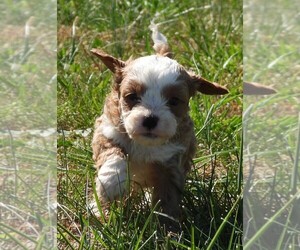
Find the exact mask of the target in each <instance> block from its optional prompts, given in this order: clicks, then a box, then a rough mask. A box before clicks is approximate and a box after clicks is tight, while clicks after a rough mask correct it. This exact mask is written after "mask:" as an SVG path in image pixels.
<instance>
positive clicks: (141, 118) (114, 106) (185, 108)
mask: <svg viewBox="0 0 300 250" xmlns="http://www.w3.org/2000/svg"><path fill="white" fill-rule="evenodd" d="M150 28H151V29H152V39H153V41H154V49H155V52H156V55H150V56H144V57H140V58H137V59H129V60H128V61H123V60H120V59H117V58H115V57H113V56H111V55H108V54H106V53H105V52H103V51H101V50H98V49H92V50H91V52H92V53H93V54H94V55H96V56H97V57H98V58H100V60H101V61H102V62H103V63H104V64H105V65H106V66H107V67H108V69H110V70H111V71H112V73H113V74H114V83H113V86H112V90H111V93H110V94H109V95H108V96H107V98H106V102H105V106H104V112H103V114H102V115H101V116H100V117H99V118H98V119H97V120H96V123H95V132H94V136H93V140H92V148H93V159H94V161H95V167H96V168H97V170H98V172H97V177H96V190H97V195H98V196H99V199H100V201H101V202H102V203H107V202H109V201H113V200H116V199H118V198H120V197H122V195H123V194H124V193H126V192H127V191H128V190H126V189H127V187H128V185H126V183H127V182H128V180H127V179H128V178H129V179H130V183H135V184H136V187H142V188H146V187H147V188H150V189H151V190H152V196H151V197H152V204H153V205H156V204H158V207H159V210H160V211H161V212H162V213H165V214H167V215H168V216H171V217H173V218H178V217H179V215H180V206H179V205H180V201H181V198H182V193H183V189H184V183H185V177H186V174H187V173H188V171H189V170H190V168H191V164H192V158H193V156H194V153H195V147H196V138H195V134H194V126H193V122H192V120H191V118H190V116H189V100H190V98H191V97H192V96H193V95H195V94H196V93H197V92H200V93H203V94H207V95H222V94H226V93H228V91H227V89H226V88H224V87H221V86H220V85H218V84H216V83H212V82H209V81H208V80H205V79H204V78H202V77H201V76H198V75H195V74H194V73H191V72H189V71H187V70H186V69H185V68H184V67H183V66H182V65H180V64H179V63H178V62H177V61H175V60H173V59H171V51H170V49H169V46H168V43H167V39H166V38H165V36H164V35H163V34H161V33H159V32H158V30H157V26H156V25H154V24H152V25H151V26H150Z"/></svg>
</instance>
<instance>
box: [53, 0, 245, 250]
mask: <svg viewBox="0 0 300 250" xmlns="http://www.w3.org/2000/svg"><path fill="white" fill-rule="evenodd" d="M58 3H59V6H58V9H59V12H58V14H59V17H58V20H59V27H58V128H59V131H60V134H59V137H58V163H59V168H58V204H59V212H58V246H59V248H70V249H76V248H79V249H87V248H89V249H113V248H114V249H174V248H177V249H206V248H210V249H226V248H227V249H233V248H239V247H241V244H242V238H241V237H242V215H241V211H242V207H241V192H242V183H241V178H240V177H241V172H242V170H241V167H242V163H241V161H242V155H241V146H242V142H241V111H242V102H241V83H242V79H241V78H242V37H241V36H242V33H241V32H242V5H241V2H240V1H234V0H232V1H227V2H226V3H225V2H224V1H210V0H209V1H208V0H206V1H194V0H185V1H180V2H179V1H174V2H169V1H143V0H135V1H130V2H128V1H113V2H111V1H100V2H99V1H88V2H87V1H62V0H61V1H59V2H58ZM153 19H155V21H156V23H159V24H160V29H161V32H162V33H164V34H165V35H166V37H167V38H168V40H169V43H170V45H171V46H172V49H173V52H174V55H175V59H176V60H178V62H179V63H181V64H182V65H184V66H185V67H186V68H189V69H193V70H194V71H195V72H196V73H198V74H201V75H202V76H203V77H205V78H208V79H210V80H213V81H216V82H219V83H220V84H222V85H225V86H227V87H228V88H229V90H230V94H228V95H226V96H223V97H213V96H204V95H202V96H197V97H195V98H193V100H191V102H190V113H191V116H192V118H193V120H194V122H195V130H196V131H195V132H196V134H197V140H198V151H197V154H196V157H195V159H194V167H193V170H192V171H191V173H190V174H189V176H188V178H187V181H186V187H185V191H184V198H183V200H182V204H181V207H182V218H181V220H182V225H183V232H182V234H181V235H168V234H167V235H166V234H165V233H164V231H163V230H161V229H160V227H159V226H158V220H157V213H156V212H155V211H154V210H152V209H151V205H150V204H149V202H148V201H147V199H146V198H145V196H143V194H141V195H140V197H128V198H127V199H125V200H124V201H120V202H116V203H115V204H112V206H111V207H110V209H109V213H108V214H107V215H105V216H104V215H103V216H102V217H101V216H100V218H99V217H95V216H94V215H93V214H91V213H90V212H89V211H88V208H87V207H88V204H89V202H90V201H91V199H92V195H93V190H94V175H95V172H94V169H93V162H92V160H91V157H92V153H91V147H90V142H91V134H92V133H89V132H90V130H89V129H90V128H92V127H93V123H94V120H95V118H96V117H97V116H99V115H100V114H101V111H102V107H103V102H104V99H105V96H106V94H107V93H108V91H109V89H110V86H111V81H112V75H111V73H110V72H109V71H108V70H106V68H105V67H104V66H103V65H102V64H101V63H100V62H99V61H98V60H97V59H95V58H93V57H92V56H91V55H90V53H89V50H90V49H91V48H95V47H98V48H101V49H103V50H105V51H106V52H108V53H110V54H112V55H114V56H116V57H120V58H122V59H124V60H126V59H128V58H129V57H130V56H134V57H137V56H143V55H149V54H152V53H153V51H152V42H151V38H150V35H151V34H150V31H149V29H148V26H149V24H150V22H151V20H153Z"/></svg>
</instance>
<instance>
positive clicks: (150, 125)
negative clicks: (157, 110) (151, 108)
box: [143, 115, 158, 130]
mask: <svg viewBox="0 0 300 250" xmlns="http://www.w3.org/2000/svg"><path fill="white" fill-rule="evenodd" d="M157 122H158V117H157V116H155V115H150V116H147V117H145V119H144V121H143V126H144V127H145V128H147V129H148V130H151V129H154V128H155V127H156V125H157Z"/></svg>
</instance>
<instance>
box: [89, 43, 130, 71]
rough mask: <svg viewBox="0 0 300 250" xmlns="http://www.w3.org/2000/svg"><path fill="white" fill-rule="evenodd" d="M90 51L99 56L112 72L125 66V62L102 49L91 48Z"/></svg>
mask: <svg viewBox="0 0 300 250" xmlns="http://www.w3.org/2000/svg"><path fill="white" fill-rule="evenodd" d="M91 52H92V53H93V54H94V55H96V56H97V57H99V58H100V59H101V61H102V62H103V63H104V64H105V65H106V67H107V68H109V69H110V70H111V71H112V72H113V73H116V70H117V69H120V68H124V67H125V62H123V61H122V60H120V59H117V58H114V57H113V56H111V55H108V54H106V53H105V52H103V51H102V50H99V49H92V50H91Z"/></svg>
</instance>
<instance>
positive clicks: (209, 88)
mask: <svg viewBox="0 0 300 250" xmlns="http://www.w3.org/2000/svg"><path fill="white" fill-rule="evenodd" d="M191 79H192V86H193V88H194V89H195V90H197V91H199V92H201V93H202V94H205V95H224V94H227V93H228V90H227V89H226V88H225V87H222V86H221V85H219V84H217V83H214V82H210V81H208V80H206V79H204V78H202V77H200V76H197V75H191Z"/></svg>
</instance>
